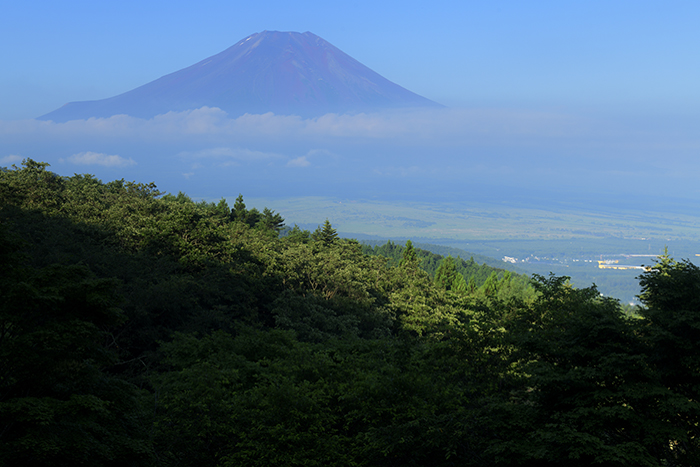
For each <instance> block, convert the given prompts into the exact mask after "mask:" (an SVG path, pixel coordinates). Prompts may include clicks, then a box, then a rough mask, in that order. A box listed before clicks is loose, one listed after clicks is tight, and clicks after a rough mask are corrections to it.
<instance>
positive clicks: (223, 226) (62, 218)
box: [0, 160, 700, 466]
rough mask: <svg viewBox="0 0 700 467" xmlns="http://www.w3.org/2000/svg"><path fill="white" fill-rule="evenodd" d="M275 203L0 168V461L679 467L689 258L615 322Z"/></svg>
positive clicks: (685, 408) (690, 427)
mask: <svg viewBox="0 0 700 467" xmlns="http://www.w3.org/2000/svg"><path fill="white" fill-rule="evenodd" d="M282 215H283V213H282V214H280V213H275V212H273V211H270V210H269V209H263V210H262V211H259V210H257V209H254V208H248V207H247V206H246V205H245V202H244V200H243V198H242V197H239V198H238V200H237V201H236V203H235V205H234V206H233V207H230V206H228V205H227V204H226V202H225V201H224V200H222V201H221V202H219V203H204V202H201V203H196V202H193V201H192V200H191V199H189V198H188V197H187V196H186V195H185V194H182V193H180V194H178V195H164V194H162V193H159V192H158V190H157V188H156V186H155V185H154V184H143V183H134V182H126V181H124V180H117V181H111V182H107V183H104V182H102V181H100V180H97V179H95V178H93V177H91V176H89V175H75V176H72V177H61V176H58V175H56V174H54V173H52V172H50V171H48V169H47V165H46V164H43V163H37V162H34V161H31V160H27V161H25V163H24V164H23V167H20V168H12V169H3V170H1V171H0V261H2V268H0V275H1V276H2V277H1V278H0V297H1V298H2V300H0V465H2V466H15V465H22V466H39V465H71V466H74V465H100V466H105V465H106V466H109V465H112V466H123V465H133V466H138V465H142V466H203V465H206V466H216V465H220V466H238V465H246V466H247V465H253V466H255V465H259V466H270V465H289V466H292V465H300V466H301V465H304V466H313V465H319V466H321V465H323V466H325V465H340V466H343V465H345V466H387V465H389V466H406V465H415V466H424V465H430V466H453V465H454V466H456V465H459V466H464V465H466V466H470V465H473V466H489V465H492V466H497V465H503V466H510V465H527V466H559V465H567V466H569V465H571V466H588V465H594V464H600V465H609V466H681V465H682V466H691V465H698V463H699V462H700V458H699V457H700V455H699V452H700V446H699V443H700V441H699V439H698V435H700V428H698V426H699V425H698V423H699V422H700V405H699V404H698V402H697V401H698V399H699V398H700V371H698V368H700V362H699V359H700V348H699V346H700V270H698V268H696V267H695V266H694V265H692V264H691V263H689V262H687V261H681V262H676V261H674V260H673V259H671V258H670V257H668V256H663V257H660V258H659V260H658V262H657V263H656V266H655V267H654V268H652V269H651V270H649V271H647V272H644V273H643V274H642V276H641V277H640V283H641V285H642V291H643V292H642V297H641V298H642V300H643V303H644V304H645V307H644V308H641V309H640V310H639V314H640V316H641V317H640V318H635V319H631V318H628V317H627V316H626V315H625V314H623V313H622V312H621V310H620V306H619V304H618V302H617V301H615V300H611V299H606V298H602V297H601V296H600V294H599V293H598V292H597V291H596V289H595V288H594V287H591V288H586V289H574V288H572V287H571V286H570V285H569V284H568V282H567V279H566V278H565V277H554V276H550V277H540V276H536V277H535V278H534V279H533V281H532V282H531V283H530V285H527V284H524V283H523V282H522V278H520V277H515V276H512V275H510V276H508V275H507V273H503V274H502V275H500V276H499V275H498V274H497V275H496V277H495V278H494V279H493V283H492V285H493V287H486V284H488V283H489V280H490V279H489V278H490V277H492V276H491V274H490V273H489V276H488V277H487V278H486V279H485V280H484V282H483V283H480V284H479V283H478V282H477V272H472V273H469V275H468V277H467V275H466V274H465V273H460V271H461V269H460V268H463V267H467V266H468V267H472V266H474V265H471V266H470V265H469V262H468V261H466V262H464V263H467V266H465V265H464V264H462V263H460V262H458V261H456V260H454V259H453V258H449V257H448V258H445V259H443V260H442V261H441V262H440V264H439V265H437V267H436V269H435V273H434V277H431V275H430V274H428V273H427V272H425V271H424V270H423V269H422V268H421V262H422V259H421V258H423V257H424V256H422V255H423V254H422V253H421V252H418V251H417V250H416V249H415V248H413V245H411V244H410V243H409V244H407V246H406V247H405V248H402V249H401V251H400V254H401V256H400V258H399V257H398V255H391V257H392V258H393V259H394V261H393V262H391V261H390V260H389V259H387V258H384V257H382V256H378V255H367V254H364V253H363V248H362V246H361V245H360V244H359V243H357V242H355V241H352V240H342V239H339V238H338V236H337V234H336V232H335V229H334V228H333V226H332V224H331V223H330V222H328V221H326V222H325V224H323V225H320V226H319V228H318V229H317V230H316V231H314V232H309V231H305V230H302V229H299V228H292V229H291V230H290V231H289V232H287V235H285V236H280V235H279V232H280V231H281V230H282V228H283V224H284V219H283V218H282ZM395 247H396V248H397V246H396V245H393V246H392V245H391V244H390V245H388V246H387V248H390V249H396V248H395ZM387 256H390V255H387ZM396 259H398V262H396ZM474 271H477V269H475V270H474ZM472 277H473V281H472ZM460 278H461V279H460ZM470 284H473V287H472V286H471V285H470Z"/></svg>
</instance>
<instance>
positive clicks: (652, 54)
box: [0, 0, 700, 120]
mask: <svg viewBox="0 0 700 467" xmlns="http://www.w3.org/2000/svg"><path fill="white" fill-rule="evenodd" d="M2 10H3V13H2V15H1V17H0V41H2V43H3V44H4V45H3V47H2V48H0V63H2V64H3V66H2V72H1V73H0V119H3V120H15V119H25V118H33V117H37V116H39V115H42V114H44V113H47V112H49V111H51V110H54V109H55V108H57V107H59V106H61V105H62V104H64V103H66V102H69V101H76V100H90V99H100V98H106V97H110V96H113V95H116V94H119V93H121V92H124V91H127V90H130V89H133V88H134V87H136V86H139V85H141V84H145V83H146V82H149V81H151V80H154V79H156V78H158V77H160V76H162V75H165V74H167V73H170V72H173V71H176V70H178V69H181V68H183V67H185V66H188V65H191V64H193V63H195V62H197V61H199V60H201V59H203V58H205V57H207V56H210V55H213V54H215V53H218V52H220V51H222V50H224V49H225V48H227V47H229V46H231V45H233V44H234V43H236V42H237V41H238V40H240V39H242V38H243V37H246V36H247V35H249V34H252V33H254V32H259V31H262V30H265V29H267V30H283V31H299V32H304V31H311V32H313V33H315V34H317V35H319V36H321V37H323V38H324V39H326V40H328V41H329V42H331V43H332V44H334V45H335V46H337V47H339V48H340V49H341V50H343V51H345V52H346V53H348V54H350V55H351V56H353V57H354V58H356V59H358V60H359V61H361V62H362V63H364V64H365V65H367V66H369V67H370V68H372V69H374V70H375V71H377V72H379V73H380V74H382V75H383V76H385V77H387V78H389V79H390V80H392V81H394V82H396V83H398V84H400V85H402V86H404V87H406V88H408V89H410V90H412V91H414V92H417V93H419V94H422V95H424V96H426V97H429V98H431V99H433V100H437V101H439V102H442V103H444V104H446V105H449V106H489V107H492V106H498V107H519V108H522V107H538V108H544V107H546V108H562V107H564V108H576V109H583V110H586V109H591V108H592V109H594V110H596V111H601V110H602V111H606V112H612V113H627V112H638V111H641V112H667V113H669V114H672V115H676V114H686V113H689V112H691V113H692V112H694V111H695V109H697V108H698V106H699V105H700V86H698V83H700V27H698V22H699V21H700V3H698V2H692V1H667V2H658V1H653V2H652V1H585V2H584V1H572V2H561V1H537V2H523V1H493V2H481V1H464V2H457V1H439V0H438V1H436V2H432V4H431V5H430V6H428V4H427V2H422V1H421V2H417V1H379V2H378V1H354V2H326V1H323V2H321V1H295V2H288V1H265V2H221V1H206V0H203V1H199V2H197V3H196V4H195V3H194V2H181V1H139V2H136V1H130V0H126V1H121V2H93V1H73V0H67V1H63V2H53V1H33V0H27V1H24V2H7V3H6V4H5V5H3V8H2Z"/></svg>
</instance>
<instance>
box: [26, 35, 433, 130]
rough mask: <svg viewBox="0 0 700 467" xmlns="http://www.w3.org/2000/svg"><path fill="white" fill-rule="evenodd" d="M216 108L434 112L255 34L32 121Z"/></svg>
mask: <svg viewBox="0 0 700 467" xmlns="http://www.w3.org/2000/svg"><path fill="white" fill-rule="evenodd" d="M203 106H208V107H218V108H220V109H222V110H224V111H226V112H227V113H228V114H229V116H230V117H237V116H240V115H243V114H246V113H249V114H263V113H267V112H273V113H276V114H281V115H299V116H302V117H304V118H312V117H318V116H321V115H324V114H326V113H338V114H341V113H359V112H373V111H380V110H386V109H396V108H417V107H442V106H441V105H440V104H437V103H435V102H433V101H431V100H429V99H427V98H425V97H422V96H419V95H418V94H415V93H413V92H411V91H409V90H407V89H404V88H402V87H401V86H399V85H397V84H395V83H393V82H391V81H389V80H388V79H386V78H384V77H382V76H381V75H379V74H378V73H376V72H374V71H372V70H371V69H369V68H368V67H366V66H364V65H363V64H361V63H360V62H358V61H357V60H355V59H353V58H352V57H350V56H349V55H347V54H345V53H344V52H342V51H341V50H340V49H338V48H336V47H334V46H333V45H331V44H330V43H328V42H327V41H325V40H323V39H322V38H320V37H318V36H316V35H314V34H312V33H310V32H305V33H297V32H279V31H263V32H261V33H256V34H253V35H251V36H248V37H246V38H245V39H243V40H241V41H240V42H238V43H237V44H235V45H233V46H232V47H230V48H228V49H226V50H224V51H223V52H221V53H219V54H217V55H214V56H211V57H209V58H206V59H204V60H202V61H200V62H199V63H195V64H194V65H192V66H189V67H187V68H184V69H182V70H179V71H176V72H174V73H171V74H169V75H166V76H163V77H161V78H159V79H157V80H155V81H151V82H150V83H148V84H145V85H143V86H140V87H138V88H136V89H133V90H131V91H128V92H125V93H123V94H120V95H117V96H114V97H111V98H108V99H101V100H95V101H82V102H70V103H68V104H65V105H64V106H62V107H60V108H59V109H57V110H54V111H53V112H50V113H47V114H46V115H42V116H41V117H39V120H53V121H55V122H66V121H69V120H83V119H88V118H91V117H105V118H106V117H111V116H113V115H119V114H126V115H130V116H133V117H139V118H146V119H148V118H152V117H154V116H156V115H159V114H164V113H167V112H171V111H176V112H179V111H185V110H191V109H197V108H200V107H203Z"/></svg>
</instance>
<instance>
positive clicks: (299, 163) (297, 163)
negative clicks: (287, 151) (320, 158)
mask: <svg viewBox="0 0 700 467" xmlns="http://www.w3.org/2000/svg"><path fill="white" fill-rule="evenodd" d="M309 165H311V162H309V161H308V160H307V159H306V156H301V157H297V158H296V159H292V160H290V161H289V162H287V167H308V166H309Z"/></svg>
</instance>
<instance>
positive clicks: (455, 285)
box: [362, 240, 534, 300]
mask: <svg viewBox="0 0 700 467" xmlns="http://www.w3.org/2000/svg"><path fill="white" fill-rule="evenodd" d="M406 248H410V249H413V250H415V255H416V258H417V259H418V264H419V266H420V268H421V269H422V270H424V271H425V272H427V273H428V274H429V275H430V277H432V278H433V279H434V280H435V281H436V282H437V283H439V284H441V285H442V286H443V287H444V288H448V289H449V290H453V291H455V292H461V293H469V294H471V295H474V294H478V295H481V296H493V295H501V296H502V297H511V298H512V297H517V298H520V299H523V300H530V299H531V298H532V297H533V295H534V288H533V287H532V286H531V285H530V279H529V278H528V277H527V276H525V275H520V274H513V273H511V272H510V271H507V270H505V269H500V268H494V267H491V266H488V265H487V264H478V263H477V262H476V261H474V258H473V257H472V258H469V261H465V260H464V259H462V258H460V257H457V258H453V257H452V256H448V257H446V258H445V257H443V256H441V255H438V254H435V253H431V252H430V251H427V250H424V249H421V248H414V247H413V242H411V241H410V240H408V241H407V242H406V247H404V246H401V245H397V244H396V243H394V242H392V241H388V242H387V243H386V244H384V245H375V246H374V247H372V246H369V245H366V244H363V245H362V251H363V252H364V253H365V254H368V255H377V256H383V257H385V258H388V259H389V262H388V264H389V266H399V265H400V264H401V259H402V258H403V256H404V255H405V254H407V253H406V252H405V250H406ZM408 254H412V253H408Z"/></svg>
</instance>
